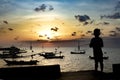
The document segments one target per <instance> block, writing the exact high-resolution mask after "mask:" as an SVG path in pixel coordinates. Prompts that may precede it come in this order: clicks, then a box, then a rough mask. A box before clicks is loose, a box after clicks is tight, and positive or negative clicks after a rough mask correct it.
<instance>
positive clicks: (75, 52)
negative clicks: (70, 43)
mask: <svg viewBox="0 0 120 80" xmlns="http://www.w3.org/2000/svg"><path fill="white" fill-rule="evenodd" d="M70 53H71V54H85V50H80V41H79V40H78V46H77V50H75V51H71V52H70Z"/></svg>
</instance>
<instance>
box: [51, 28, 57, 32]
mask: <svg viewBox="0 0 120 80" xmlns="http://www.w3.org/2000/svg"><path fill="white" fill-rule="evenodd" d="M58 29H59V28H57V27H54V28H51V31H52V30H53V31H55V32H57V31H58Z"/></svg>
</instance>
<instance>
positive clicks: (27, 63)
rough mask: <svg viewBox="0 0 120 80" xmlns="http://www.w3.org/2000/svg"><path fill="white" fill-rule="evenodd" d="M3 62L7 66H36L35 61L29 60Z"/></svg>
mask: <svg viewBox="0 0 120 80" xmlns="http://www.w3.org/2000/svg"><path fill="white" fill-rule="evenodd" d="M4 61H5V62H6V63H7V65H35V64H37V62H38V61H37V60H30V61H15V60H12V61H11V60H6V59H4Z"/></svg>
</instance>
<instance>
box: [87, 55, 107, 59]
mask: <svg viewBox="0 0 120 80" xmlns="http://www.w3.org/2000/svg"><path fill="white" fill-rule="evenodd" d="M89 58H90V59H95V58H94V57H93V56H89ZM108 58H109V57H108V56H104V57H103V59H105V60H107V59H108Z"/></svg>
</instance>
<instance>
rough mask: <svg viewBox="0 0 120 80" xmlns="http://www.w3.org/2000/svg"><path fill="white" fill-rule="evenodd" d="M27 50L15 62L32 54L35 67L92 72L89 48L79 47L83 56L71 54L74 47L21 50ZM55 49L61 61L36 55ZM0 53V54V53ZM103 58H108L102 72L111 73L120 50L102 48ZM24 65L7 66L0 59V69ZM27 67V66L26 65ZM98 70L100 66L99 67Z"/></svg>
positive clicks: (118, 59)
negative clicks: (54, 66)
mask: <svg viewBox="0 0 120 80" xmlns="http://www.w3.org/2000/svg"><path fill="white" fill-rule="evenodd" d="M23 49H25V50H27V53H22V54H19V55H22V56H28V57H25V58H17V59H16V60H26V61H27V60H31V59H32V58H31V56H29V55H32V54H36V55H35V56H33V59H34V60H38V61H39V62H38V64H37V65H36V66H38V65H39V66H42V65H54V64H59V65H60V69H61V72H73V71H83V70H94V60H92V59H89V56H92V55H93V50H92V48H89V47H88V46H85V47H81V50H85V51H86V53H85V54H71V53H70V52H71V51H75V50H76V47H75V46H74V47H60V46H59V47H55V46H54V47H44V48H43V47H34V48H33V49H32V50H33V51H31V50H30V49H29V48H25V47H24V48H23ZM55 49H57V52H59V51H62V55H64V58H63V59H45V58H44V57H42V56H39V55H38V54H39V53H41V52H43V51H45V52H54V51H55ZM0 53H1V52H0ZM103 53H104V56H108V57H109V58H108V59H107V60H104V72H112V71H113V69H112V65H113V64H120V48H118V47H107V48H105V47H104V48H103ZM17 66H21V67H23V66H24V65H11V66H8V65H6V63H5V62H4V60H3V59H0V68H3V67H17ZM26 66H29V65H26ZM99 70H100V65H99Z"/></svg>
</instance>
